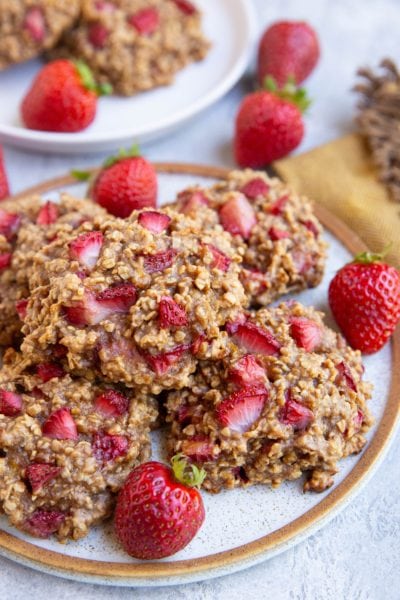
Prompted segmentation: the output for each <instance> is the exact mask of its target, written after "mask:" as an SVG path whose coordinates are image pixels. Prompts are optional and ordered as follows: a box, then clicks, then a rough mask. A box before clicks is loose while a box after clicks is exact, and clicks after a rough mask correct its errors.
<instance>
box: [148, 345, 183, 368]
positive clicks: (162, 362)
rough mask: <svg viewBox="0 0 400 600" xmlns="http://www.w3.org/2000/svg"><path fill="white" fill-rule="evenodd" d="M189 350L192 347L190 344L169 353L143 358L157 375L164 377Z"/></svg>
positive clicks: (149, 355)
mask: <svg viewBox="0 0 400 600" xmlns="http://www.w3.org/2000/svg"><path fill="white" fill-rule="evenodd" d="M189 348H190V346H189V345H188V344H181V345H180V346H176V347H175V348H174V349H173V350H170V351H169V352H163V353H161V354H149V353H146V354H144V355H143V356H144V359H145V360H146V362H147V363H148V364H149V365H150V367H151V368H152V369H153V371H154V372H155V373H156V374H157V375H164V373H166V372H167V371H169V369H170V368H171V367H172V366H173V365H174V364H175V363H177V362H178V361H179V359H180V358H181V357H182V355H183V354H184V352H186V351H187V350H189Z"/></svg>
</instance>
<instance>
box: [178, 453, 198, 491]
mask: <svg viewBox="0 0 400 600" xmlns="http://www.w3.org/2000/svg"><path fill="white" fill-rule="evenodd" d="M171 464H172V470H173V473H174V477H175V479H176V480H177V481H179V482H180V483H184V484H185V485H187V486H188V487H197V488H200V486H201V484H202V483H203V481H204V479H205V477H206V472H205V470H204V469H199V468H198V467H197V466H196V465H193V464H191V463H189V461H188V459H187V457H186V456H185V455H184V454H182V452H180V453H179V454H175V456H173V457H172V459H171Z"/></svg>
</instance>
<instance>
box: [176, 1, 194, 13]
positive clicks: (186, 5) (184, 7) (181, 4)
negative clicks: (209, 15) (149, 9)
mask: <svg viewBox="0 0 400 600" xmlns="http://www.w3.org/2000/svg"><path fill="white" fill-rule="evenodd" d="M172 1H173V3H174V4H176V6H177V7H178V8H179V10H180V11H181V12H183V14H184V15H188V16H190V15H195V14H196V13H197V8H196V7H195V5H194V4H192V3H191V2H189V0H172Z"/></svg>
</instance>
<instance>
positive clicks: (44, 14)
mask: <svg viewBox="0 0 400 600" xmlns="http://www.w3.org/2000/svg"><path fill="white" fill-rule="evenodd" d="M80 4H81V3H80V0H68V1H66V0H11V2H10V0H0V70H2V69H6V68H7V67H9V66H10V65H13V64H15V63H20V62H23V61H25V60H29V59H30V58H34V57H35V56H38V55H39V54H41V53H42V52H43V51H44V50H49V49H50V48H53V47H54V46H55V45H56V43H57V42H58V40H59V38H60V36H61V35H62V33H63V32H64V31H66V30H67V29H69V28H70V27H71V26H72V25H73V24H74V22H75V20H76V19H77V18H78V15H79V10H80Z"/></svg>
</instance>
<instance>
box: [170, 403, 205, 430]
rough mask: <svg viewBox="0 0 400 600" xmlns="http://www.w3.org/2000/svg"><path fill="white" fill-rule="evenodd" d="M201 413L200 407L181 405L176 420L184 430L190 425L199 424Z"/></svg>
mask: <svg viewBox="0 0 400 600" xmlns="http://www.w3.org/2000/svg"><path fill="white" fill-rule="evenodd" d="M202 414H203V411H202V409H201V406H199V405H198V404H197V405H188V404H183V405H182V406H180V407H179V409H178V411H177V413H176V418H177V419H178V422H179V423H180V425H181V426H182V427H183V428H184V427H186V426H187V425H190V424H191V423H199V422H200V421H201V418H202Z"/></svg>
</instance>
